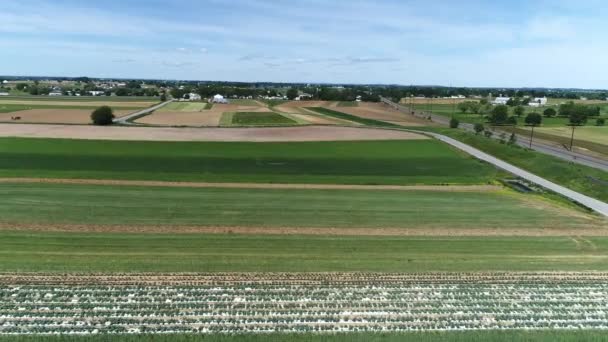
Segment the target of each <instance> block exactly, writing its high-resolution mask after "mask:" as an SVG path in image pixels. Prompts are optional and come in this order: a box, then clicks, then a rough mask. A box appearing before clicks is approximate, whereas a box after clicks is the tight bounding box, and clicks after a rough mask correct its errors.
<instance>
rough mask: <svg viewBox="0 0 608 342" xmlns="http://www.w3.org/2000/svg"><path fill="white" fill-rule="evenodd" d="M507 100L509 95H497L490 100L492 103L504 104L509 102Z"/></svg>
mask: <svg viewBox="0 0 608 342" xmlns="http://www.w3.org/2000/svg"><path fill="white" fill-rule="evenodd" d="M509 100H511V98H510V97H497V98H495V99H494V102H492V104H494V105H506V104H507V102H509Z"/></svg>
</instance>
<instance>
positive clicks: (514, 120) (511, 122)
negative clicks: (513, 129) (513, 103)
mask: <svg viewBox="0 0 608 342" xmlns="http://www.w3.org/2000/svg"><path fill="white" fill-rule="evenodd" d="M506 123H507V124H508V125H513V126H516V125H517V118H516V117H514V116H509V118H508V119H507V122H506Z"/></svg>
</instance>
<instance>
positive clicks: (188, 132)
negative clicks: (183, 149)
mask: <svg viewBox="0 0 608 342" xmlns="http://www.w3.org/2000/svg"><path fill="white" fill-rule="evenodd" d="M0 137H24V138H64V139H91V140H130V141H138V140H139V141H250V142H289V141H360V140H420V139H428V137H426V136H424V135H420V134H416V133H410V132H402V131H393V130H385V129H371V128H356V127H329V126H302V127H276V128H175V127H121V126H110V127H102V126H92V125H91V126H84V125H83V126H80V125H79V126H76V125H47V124H39V125H37V124H9V123H6V124H1V123H0Z"/></svg>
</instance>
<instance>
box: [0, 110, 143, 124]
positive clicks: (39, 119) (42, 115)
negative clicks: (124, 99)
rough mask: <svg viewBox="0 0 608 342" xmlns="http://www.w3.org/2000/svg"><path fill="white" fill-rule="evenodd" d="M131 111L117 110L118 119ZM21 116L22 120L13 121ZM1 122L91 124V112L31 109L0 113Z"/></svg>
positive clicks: (115, 112) (115, 113)
mask: <svg viewBox="0 0 608 342" xmlns="http://www.w3.org/2000/svg"><path fill="white" fill-rule="evenodd" d="M131 112H132V111H130V110H115V111H114V115H115V116H116V117H121V116H125V115H127V114H130V113H131ZM15 116H19V117H21V119H20V120H12V119H11V118H12V117H15ZM0 122H12V123H21V122H25V123H51V124H53V123H56V124H90V123H91V111H90V110H85V109H29V110H21V111H18V112H12V113H0Z"/></svg>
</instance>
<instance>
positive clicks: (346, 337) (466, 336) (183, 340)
mask: <svg viewBox="0 0 608 342" xmlns="http://www.w3.org/2000/svg"><path fill="white" fill-rule="evenodd" d="M605 340H606V332H605V331H603V330H597V331H593V330H559V331H558V330H543V331H534V330H526V331H521V330H510V331H509V330H507V331H497V330H493V331H492V330H490V331H466V332H464V331H463V332H412V333H350V334H348V333H343V334H284V333H269V334H241V335H225V334H224V335H217V334H216V335H201V334H164V335H111V336H107V335H105V336H104V335H97V336H68V335H63V336H23V335H22V336H5V337H3V336H0V341H2V342H4V341H7V342H8V341H11V342H34V341H36V342H114V341H116V342H144V341H145V342H580V341H585V342H602V341H605Z"/></svg>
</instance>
